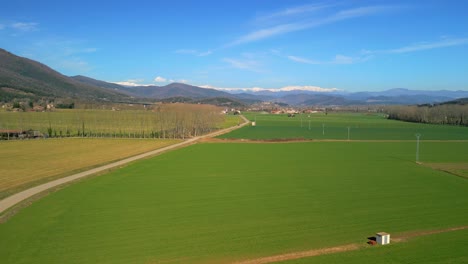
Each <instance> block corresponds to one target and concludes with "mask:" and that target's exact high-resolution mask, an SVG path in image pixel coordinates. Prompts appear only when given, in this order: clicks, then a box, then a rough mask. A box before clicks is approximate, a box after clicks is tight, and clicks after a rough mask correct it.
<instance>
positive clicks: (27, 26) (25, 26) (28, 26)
mask: <svg viewBox="0 0 468 264" xmlns="http://www.w3.org/2000/svg"><path fill="white" fill-rule="evenodd" d="M38 25H39V24H38V23H34V22H16V23H13V24H11V25H10V26H11V28H13V29H16V30H20V31H23V32H28V31H36V30H37V29H38Z"/></svg>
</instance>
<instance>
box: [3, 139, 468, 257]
mask: <svg viewBox="0 0 468 264" xmlns="http://www.w3.org/2000/svg"><path fill="white" fill-rule="evenodd" d="M414 150H415V144H414V142H352V141H351V142H309V143H282V144H237V143H205V144H197V145H192V146H190V147H187V148H184V149H179V150H176V151H173V152H169V153H166V154H164V155H161V156H157V157H154V158H151V159H147V160H142V161H139V162H136V163H134V164H132V165H130V166H127V167H125V168H123V169H120V170H118V171H114V172H111V173H109V174H107V175H103V176H101V177H96V178H89V179H85V180H83V181H80V182H78V183H76V184H74V185H72V186H70V187H68V188H65V189H62V190H60V191H58V192H55V193H52V194H50V195H48V196H47V197H45V198H43V199H41V200H39V201H37V202H35V203H33V204H32V205H31V206H29V207H27V208H25V209H23V210H21V211H20V212H19V213H18V214H17V215H15V216H14V217H12V218H11V219H10V220H9V221H8V222H6V223H3V224H0V260H1V262H2V263H30V262H34V263H166V262H171V263H197V262H198V263H230V262H233V261H242V260H248V259H252V258H258V257H264V256H271V255H277V254H283V253H288V252H295V251H302V250H310V249H314V248H326V247H332V246H338V245H343V244H349V243H365V242H366V238H367V237H369V236H371V235H374V234H375V232H379V231H386V232H389V233H391V234H392V235H394V236H397V235H399V234H403V233H406V232H414V231H423V230H435V229H443V228H449V227H456V226H463V225H467V224H468V222H467V219H468V210H466V208H468V182H467V181H466V179H464V178H462V177H456V176H454V175H451V174H448V173H445V172H442V171H438V170H434V169H431V168H429V167H426V166H421V165H418V164H416V163H415V162H414ZM420 156H421V161H422V162H428V163H429V162H430V163H463V162H466V161H467V157H468V142H422V144H421V155H420ZM462 233H463V234H466V231H462ZM453 234H455V233H453ZM453 234H452V233H450V234H449V233H447V235H444V234H440V235H437V236H436V237H443V236H448V237H449V239H448V240H442V241H460V240H459V239H460V238H459V237H458V238H453V239H451V238H450V237H451V236H455V235H453ZM457 234H458V233H457ZM457 236H458V235H457ZM421 239H424V238H421ZM441 239H442V238H441ZM411 241H412V240H410V241H409V242H406V243H408V244H407V245H410V243H411ZM415 241H416V240H415ZM434 243H436V242H434ZM434 243H433V244H431V243H429V244H426V245H428V246H431V245H436V244H434ZM407 245H406V244H405V245H403V244H401V245H399V244H395V245H391V246H389V247H388V248H383V247H382V249H380V247H379V248H376V249H375V250H374V249H371V250H370V251H369V252H376V253H375V254H377V255H379V254H384V255H385V253H378V250H383V251H384V252H388V251H391V250H396V251H398V252H408V254H412V253H411V250H412V249H413V248H412V246H407ZM417 247H418V246H414V248H417ZM415 250H416V249H415ZM452 250H453V251H457V253H454V258H453V259H454V260H455V261H456V260H458V259H462V260H463V258H462V257H465V256H466V255H462V256H461V257H460V253H459V250H460V247H459V246H458V245H455V246H454V247H451V248H448V247H447V248H445V251H444V252H445V253H443V254H445V256H447V258H450V252H451V251H452ZM421 251H422V250H420V251H416V252H414V257H413V259H415V260H418V256H419V255H420V254H421ZM363 252H364V253H360V251H358V252H356V253H352V252H347V253H343V254H363V255H362V256H363V257H362V258H366V257H367V256H371V257H372V256H374V255H373V254H374V253H371V254H370V255H368V253H367V252H368V251H363ZM353 258H356V259H359V260H356V261H355V262H356V263H357V262H360V263H361V262H362V260H363V259H362V258H361V257H360V255H358V256H357V257H353ZM465 258H466V257H465ZM409 259H411V257H409ZM444 259H446V258H445V257H444ZM365 261H372V262H374V261H375V258H373V257H372V259H365ZM331 262H333V261H331ZM338 262H339V261H338ZM301 263H308V262H307V261H306V262H301Z"/></svg>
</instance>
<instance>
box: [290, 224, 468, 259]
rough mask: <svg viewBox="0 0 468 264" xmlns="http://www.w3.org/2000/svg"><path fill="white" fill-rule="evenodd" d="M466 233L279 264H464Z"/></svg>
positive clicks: (467, 256)
mask: <svg viewBox="0 0 468 264" xmlns="http://www.w3.org/2000/svg"><path fill="white" fill-rule="evenodd" d="M467 236H468V229H465V230H459V231H454V232H446V233H441V234H434V235H429V236H421V237H416V238H412V239H410V240H408V241H406V242H404V243H396V244H390V245H386V246H383V247H365V248H362V249H361V250H358V251H349V252H345V253H337V254H332V255H322V256H315V257H311V258H304V259H298V260H291V261H285V262H281V263H282V264H306V263H307V264H309V263H312V264H329V263H349V264H355V263H356V264H360V263H370V262H371V263H375V264H400V263H426V264H440V263H468V254H467V253H466V237H467Z"/></svg>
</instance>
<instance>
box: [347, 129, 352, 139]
mask: <svg viewBox="0 0 468 264" xmlns="http://www.w3.org/2000/svg"><path fill="white" fill-rule="evenodd" d="M350 130H351V127H348V140H349V131H350Z"/></svg>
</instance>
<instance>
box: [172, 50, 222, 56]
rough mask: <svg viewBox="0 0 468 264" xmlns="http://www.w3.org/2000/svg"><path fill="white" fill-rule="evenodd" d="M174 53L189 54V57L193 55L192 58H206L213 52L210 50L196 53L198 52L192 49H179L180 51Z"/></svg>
mask: <svg viewBox="0 0 468 264" xmlns="http://www.w3.org/2000/svg"><path fill="white" fill-rule="evenodd" d="M175 53H178V54H189V55H194V56H198V57H204V56H208V55H210V54H212V53H213V52H212V51H211V50H207V51H198V50H194V49H180V50H176V51H175Z"/></svg>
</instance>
